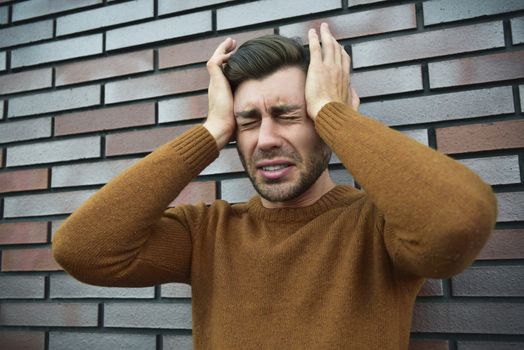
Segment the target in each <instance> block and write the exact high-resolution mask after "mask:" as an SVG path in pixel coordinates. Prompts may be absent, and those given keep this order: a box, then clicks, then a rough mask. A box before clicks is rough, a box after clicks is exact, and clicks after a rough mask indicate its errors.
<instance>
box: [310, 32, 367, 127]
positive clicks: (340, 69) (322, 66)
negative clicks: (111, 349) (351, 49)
mask: <svg viewBox="0 0 524 350" xmlns="http://www.w3.org/2000/svg"><path fill="white" fill-rule="evenodd" d="M308 36H309V52H310V55H311V60H310V63H309V68H308V72H307V78H306V88H305V95H306V105H307V111H308V114H309V116H310V117H311V118H313V119H315V118H316V116H317V114H318V112H319V111H320V109H322V107H323V106H324V105H325V104H326V103H329V102H342V103H345V104H348V105H350V106H351V107H352V108H353V109H354V110H355V111H356V110H358V107H359V105H360V99H359V98H358V95H357V94H356V92H355V90H354V89H353V88H350V81H351V80H350V74H349V67H350V63H351V59H350V57H349V55H348V53H347V52H346V50H344V48H343V47H342V46H341V45H340V44H339V43H338V42H337V41H336V40H335V38H334V37H333V35H332V34H331V32H330V31H329V27H328V25H327V23H322V24H321V25H320V39H321V40H322V46H321V45H320V41H319V37H318V35H317V32H316V30H315V29H310V30H309V33H308Z"/></svg>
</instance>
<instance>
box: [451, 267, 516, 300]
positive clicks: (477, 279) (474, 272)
mask: <svg viewBox="0 0 524 350" xmlns="http://www.w3.org/2000/svg"><path fill="white" fill-rule="evenodd" d="M451 291H452V295H454V296H471V297H522V296H524V267H523V266H481V267H470V268H469V269H467V270H466V271H464V272H462V273H461V274H459V275H457V276H455V277H453V279H452V280H451Z"/></svg>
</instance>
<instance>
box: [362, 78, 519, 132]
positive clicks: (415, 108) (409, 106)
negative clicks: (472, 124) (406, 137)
mask: <svg viewBox="0 0 524 350" xmlns="http://www.w3.org/2000/svg"><path fill="white" fill-rule="evenodd" d="M360 112H361V113H363V114H365V115H368V116H370V117H372V118H374V119H378V120H380V121H381V122H383V123H386V124H388V125H390V126H392V125H406V124H419V123H429V122H436V121H442V120H455V119H463V118H475V117H482V116H487V115H498V114H504V113H512V112H514V108H513V91H512V89H511V87H510V86H502V87H495V88H489V89H481V90H471V91H461V92H452V93H445V94H438V95H430V96H421V97H409V98H402V99H398V100H387V101H379V102H369V103H363V104H362V105H361V107H360Z"/></svg>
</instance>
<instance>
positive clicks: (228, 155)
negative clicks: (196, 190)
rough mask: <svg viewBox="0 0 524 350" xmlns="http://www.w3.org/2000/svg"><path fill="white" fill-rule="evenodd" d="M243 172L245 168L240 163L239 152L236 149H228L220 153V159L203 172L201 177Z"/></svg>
mask: <svg viewBox="0 0 524 350" xmlns="http://www.w3.org/2000/svg"><path fill="white" fill-rule="evenodd" d="M243 171H244V167H243V166H242V163H241V162H240V158H239V157H238V153H237V150H236V149H235V148H226V149H223V150H222V151H220V154H219V156H218V158H217V159H215V160H214V161H213V162H212V163H211V164H209V165H208V166H207V167H206V168H205V169H204V170H202V172H201V173H200V175H212V174H223V173H236V172H243Z"/></svg>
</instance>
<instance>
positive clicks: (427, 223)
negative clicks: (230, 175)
mask: <svg viewBox="0 0 524 350" xmlns="http://www.w3.org/2000/svg"><path fill="white" fill-rule="evenodd" d="M315 123H316V124H315V125H316V128H317V131H318V133H319V134H320V136H321V137H322V138H323V139H324V140H325V141H326V143H327V144H328V145H329V146H330V147H331V148H332V149H333V150H334V152H335V153H336V154H337V156H338V157H339V159H340V160H341V161H342V162H343V164H344V165H345V166H346V167H347V168H348V169H350V170H351V173H352V175H353V176H354V178H355V179H356V180H357V181H358V182H359V183H360V184H361V185H362V186H363V188H364V190H365V191H359V190H356V189H354V188H352V187H350V186H336V187H335V188H334V189H332V190H331V191H330V192H328V193H327V194H325V195H324V196H323V197H322V198H321V199H320V200H319V201H317V202H316V203H315V204H313V205H311V206H309V207H305V208H280V209H267V208H265V207H263V205H262V203H261V200H260V198H259V197H254V198H252V199H251V200H250V201H249V202H248V203H245V204H238V205H230V204H228V203H226V202H224V201H221V200H218V201H216V202H215V203H213V204H212V205H211V206H206V205H204V204H201V205H196V206H190V205H182V206H179V207H177V208H173V209H168V210H165V207H166V206H167V204H168V203H169V202H170V201H171V200H172V199H173V198H174V197H176V195H177V194H178V193H179V192H180V191H181V190H182V189H183V188H184V187H185V186H186V185H187V183H188V182H189V181H191V179H192V178H194V177H195V176H196V175H197V174H198V172H199V171H201V170H202V169H203V168H204V167H205V166H206V165H207V164H209V163H210V162H211V161H212V160H213V159H214V158H216V157H217V155H218V151H217V149H216V143H215V141H214V139H213V138H212V136H211V135H209V134H208V133H207V131H206V129H205V128H203V127H202V126H197V127H195V128H193V129H191V130H189V131H188V132H186V133H185V134H183V135H182V136H180V137H178V138H176V139H175V140H173V141H171V142H170V143H168V144H166V145H164V146H162V147H160V148H159V149H157V150H156V151H154V152H153V153H151V154H150V155H149V156H147V157H146V158H144V159H143V160H141V161H140V162H138V163H136V164H135V165H134V166H133V167H132V168H130V169H129V170H127V171H125V172H124V173H123V174H121V175H120V176H118V177H117V178H115V179H114V180H112V181H111V182H110V183H108V184H107V185H106V186H104V188H102V189H101V190H100V191H99V192H97V193H96V194H95V195H94V196H93V197H91V198H90V199H89V200H88V201H87V202H86V203H84V204H83V205H82V206H81V207H80V208H79V209H78V210H77V211H76V212H75V213H73V214H72V215H71V216H70V217H69V218H68V220H66V222H65V223H64V224H63V225H62V226H61V227H60V229H59V230H58V232H57V233H56V234H55V236H54V241H53V253H54V256H55V259H56V260H57V261H58V262H59V263H60V264H61V265H62V266H63V267H64V268H65V269H66V271H68V272H69V273H70V274H71V275H73V276H74V277H76V278H77V279H79V280H81V281H84V282H86V283H92V284H98V285H108V286H147V285H153V284H158V283H165V282H173V281H178V282H186V283H190V284H191V285H192V291H193V298H192V301H193V338H194V340H193V343H194V347H195V349H277V348H278V349H306V348H307V349H358V350H361V349H395V350H400V349H406V348H407V345H408V341H409V330H410V324H411V314H412V310H413V306H414V302H415V298H416V295H417V293H418V290H419V289H420V287H421V285H422V284H423V283H424V278H426V277H437V278H443V277H449V276H451V275H453V274H456V273H458V272H460V271H462V270H463V269H465V268H466V267H467V266H468V265H469V264H471V262H472V261H473V260H474V258H475V256H476V255H477V254H478V252H479V251H480V249H481V247H482V246H483V244H484V243H485V242H486V240H487V238H488V235H489V233H490V231H491V230H492V228H493V226H494V224H495V220H496V214H497V209H496V200H495V196H494V195H493V193H492V191H491V189H490V187H489V186H488V185H486V184H485V183H484V182H482V180H481V179H480V178H479V177H478V176H477V175H475V174H474V173H472V172H471V171H470V170H468V169H467V168H466V167H464V166H463V165H461V164H460V163H458V162H456V161H454V160H452V159H451V158H449V157H447V156H445V155H443V154H441V153H439V152H437V151H434V150H432V149H430V148H428V147H426V146H424V145H422V144H420V143H418V142H416V141H414V140H411V139H409V138H408V137H406V136H404V135H402V134H401V133H399V132H396V131H394V130H392V129H390V128H388V127H387V126H385V125H383V124H381V123H379V122H377V121H374V120H372V119H370V118H367V117H365V116H363V115H362V114H359V113H358V112H355V111H353V110H351V109H350V108H349V107H347V106H345V105H343V104H338V103H330V104H327V105H326V106H324V107H323V108H322V110H321V111H320V113H319V115H318V116H317V119H316V121H315Z"/></svg>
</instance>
